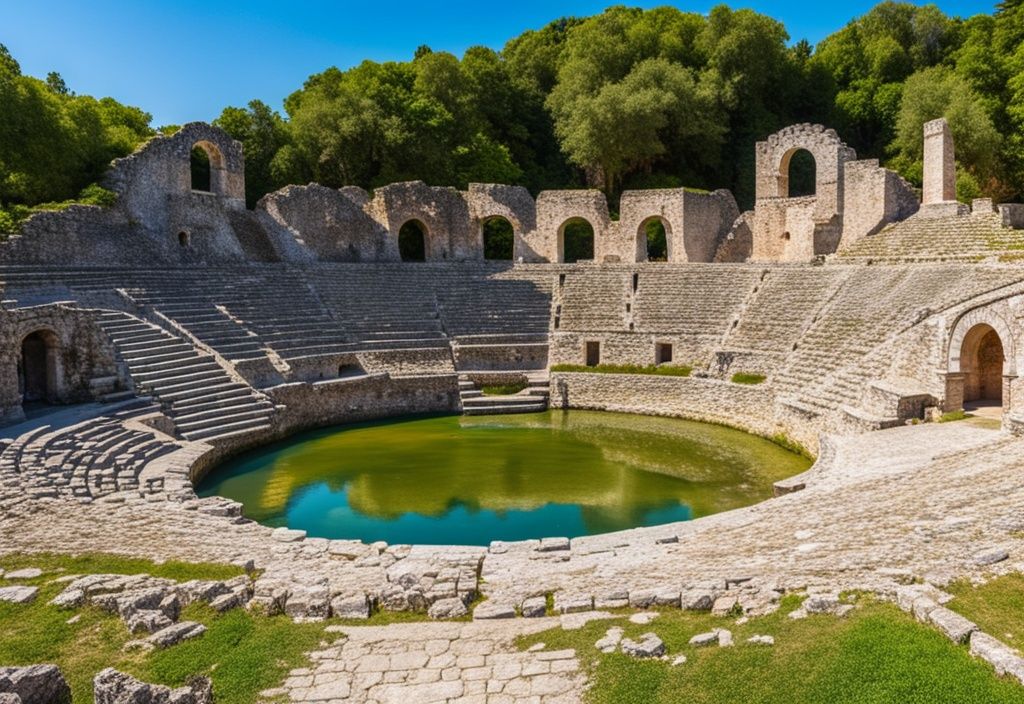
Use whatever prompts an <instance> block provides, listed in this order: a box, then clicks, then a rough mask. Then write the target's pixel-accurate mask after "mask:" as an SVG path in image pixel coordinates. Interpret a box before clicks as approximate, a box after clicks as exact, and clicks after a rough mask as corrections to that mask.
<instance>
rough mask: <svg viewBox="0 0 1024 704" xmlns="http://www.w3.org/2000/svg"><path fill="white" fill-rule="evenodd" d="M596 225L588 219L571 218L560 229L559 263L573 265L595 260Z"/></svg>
mask: <svg viewBox="0 0 1024 704" xmlns="http://www.w3.org/2000/svg"><path fill="white" fill-rule="evenodd" d="M594 235H595V230H594V225H593V223H591V222H590V221H589V220H587V219H586V218H582V217H578V216H577V217H571V218H569V219H568V220H566V221H565V222H563V223H562V225H561V227H559V228H558V261H559V262H564V263H567V264H572V263H574V262H577V261H583V260H588V259H593V258H594V251H595V250H594V247H595V241H594V240H595V237H594Z"/></svg>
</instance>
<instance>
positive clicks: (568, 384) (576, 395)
mask: <svg viewBox="0 0 1024 704" xmlns="http://www.w3.org/2000/svg"><path fill="white" fill-rule="evenodd" d="M773 403H774V395H773V393H772V391H771V389H769V388H767V387H765V386H744V385H741V384H733V383H730V382H727V381H720V380H718V379H700V378H696V377H666V376H651V375H645V374H585V373H576V372H553V373H552V374H551V407H552V408H563V409H567V408H584V409H591V410H600V411H618V412H622V413H641V414H645V415H655V416H674V417H678V418H689V419H691V420H699V421H705V422H709V423H721V424H723V425H730V426H733V427H736V428H740V429H742V430H746V431H749V432H752V433H756V434H758V435H764V436H766V437H771V436H773V435H775V434H777V433H783V432H787V431H788V428H786V427H785V426H784V425H781V424H779V423H778V422H776V420H775V419H774V416H773Z"/></svg>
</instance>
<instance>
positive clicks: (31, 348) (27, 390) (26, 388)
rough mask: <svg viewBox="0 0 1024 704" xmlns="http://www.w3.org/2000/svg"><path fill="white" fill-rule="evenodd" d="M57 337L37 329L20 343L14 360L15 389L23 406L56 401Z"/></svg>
mask: <svg viewBox="0 0 1024 704" xmlns="http://www.w3.org/2000/svg"><path fill="white" fill-rule="evenodd" d="M57 364H58V342H57V336H56V335H55V334H54V333H53V332H51V331H49V330H37V331H35V332H33V333H31V334H29V335H26V336H25V339H24V340H22V342H21V357H20V358H19V360H18V390H19V391H20V392H21V397H22V402H23V403H25V404H30V405H31V404H40V403H53V402H55V401H56V400H57Z"/></svg>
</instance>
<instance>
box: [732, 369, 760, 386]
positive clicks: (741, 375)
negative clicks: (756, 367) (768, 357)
mask: <svg viewBox="0 0 1024 704" xmlns="http://www.w3.org/2000/svg"><path fill="white" fill-rule="evenodd" d="M765 379H767V377H766V376H765V375H764V374H747V373H745V372H736V373H735V374H733V375H732V383H734V384H748V385H750V386H753V385H755V384H763V383H764V380H765Z"/></svg>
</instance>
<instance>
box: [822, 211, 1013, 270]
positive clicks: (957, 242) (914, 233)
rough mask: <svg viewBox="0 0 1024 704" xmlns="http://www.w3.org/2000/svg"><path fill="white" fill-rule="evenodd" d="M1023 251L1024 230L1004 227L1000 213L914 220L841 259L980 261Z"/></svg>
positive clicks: (868, 239) (864, 242) (888, 230)
mask: <svg viewBox="0 0 1024 704" xmlns="http://www.w3.org/2000/svg"><path fill="white" fill-rule="evenodd" d="M1021 250H1024V230H1014V229H1011V228H1008V227H1003V224H1002V218H1001V216H1000V215H999V214H998V213H991V214H989V213H985V214H976V215H974V214H972V215H965V216H947V217H932V218H928V217H912V218H909V219H907V220H902V221H900V222H897V223H893V224H891V225H888V226H887V227H885V228H884V229H882V230H881V231H880V232H878V233H877V234H874V235H870V236H868V237H864V238H862V239H861V240H859V241H857V242H855V243H854V244H853V245H851V246H850V247H847V248H845V249H843V250H842V251H840V252H839V257H840V258H842V259H851V260H854V259H872V260H875V261H880V260H889V261H921V260H961V261H977V260H978V259H982V258H986V257H994V256H999V255H1000V254H1009V255H1010V256H1011V257H1013V256H1016V257H1019V256H1020V255H1021V253H1022V252H1021Z"/></svg>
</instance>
